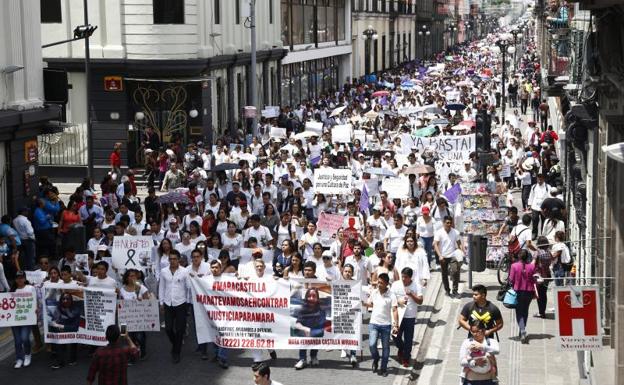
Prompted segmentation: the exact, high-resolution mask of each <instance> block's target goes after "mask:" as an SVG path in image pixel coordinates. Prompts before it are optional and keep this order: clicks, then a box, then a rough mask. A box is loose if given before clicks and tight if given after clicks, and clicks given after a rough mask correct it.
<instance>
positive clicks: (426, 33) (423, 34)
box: [418, 24, 431, 57]
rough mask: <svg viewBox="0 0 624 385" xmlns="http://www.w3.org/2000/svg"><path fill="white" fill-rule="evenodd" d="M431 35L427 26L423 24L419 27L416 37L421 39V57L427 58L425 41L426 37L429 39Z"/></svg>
mask: <svg viewBox="0 0 624 385" xmlns="http://www.w3.org/2000/svg"><path fill="white" fill-rule="evenodd" d="M430 35H431V31H430V30H429V27H428V26H427V24H423V25H422V26H421V27H420V30H419V31H418V36H420V37H421V41H422V43H423V44H422V45H423V49H422V56H423V57H429V50H428V49H427V40H428V39H426V37H429V36H430Z"/></svg>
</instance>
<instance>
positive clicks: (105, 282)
mask: <svg viewBox="0 0 624 385" xmlns="http://www.w3.org/2000/svg"><path fill="white" fill-rule="evenodd" d="M87 286H89V287H101V288H103V289H115V288H117V281H115V280H114V279H113V278H111V277H109V276H106V277H105V278H104V279H99V278H98V277H93V276H90V275H89V276H87Z"/></svg>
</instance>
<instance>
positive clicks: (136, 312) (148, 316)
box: [117, 298, 160, 332]
mask: <svg viewBox="0 0 624 385" xmlns="http://www.w3.org/2000/svg"><path fill="white" fill-rule="evenodd" d="M117 309H118V312H117V322H118V323H119V325H124V324H125V325H127V327H128V331H129V332H157V331H160V308H159V306H158V300H157V299H156V298H154V299H142V300H138V299H134V300H124V299H121V300H119V301H118V302H117Z"/></svg>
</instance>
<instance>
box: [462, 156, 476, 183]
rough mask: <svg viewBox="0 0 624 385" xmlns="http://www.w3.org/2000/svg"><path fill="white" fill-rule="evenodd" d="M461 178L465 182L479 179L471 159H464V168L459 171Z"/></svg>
mask: <svg viewBox="0 0 624 385" xmlns="http://www.w3.org/2000/svg"><path fill="white" fill-rule="evenodd" d="M459 179H460V180H461V181H462V182H464V183H472V182H475V181H476V180H477V179H478V174H477V171H476V170H475V169H474V168H472V162H471V161H470V160H466V161H464V168H463V169H462V170H461V171H460V172H459Z"/></svg>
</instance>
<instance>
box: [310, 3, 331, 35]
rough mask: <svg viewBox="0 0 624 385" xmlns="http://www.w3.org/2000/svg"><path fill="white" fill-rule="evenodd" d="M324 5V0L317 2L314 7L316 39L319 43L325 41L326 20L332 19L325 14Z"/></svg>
mask: <svg viewBox="0 0 624 385" xmlns="http://www.w3.org/2000/svg"><path fill="white" fill-rule="evenodd" d="M325 3H327V1H326V0H319V1H318V2H317V7H316V39H317V41H318V42H319V43H323V42H326V41H327V18H328V17H333V15H328V14H327V8H326V7H325ZM312 28H314V27H312Z"/></svg>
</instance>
